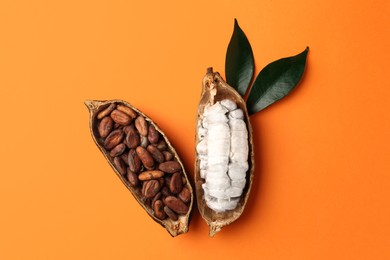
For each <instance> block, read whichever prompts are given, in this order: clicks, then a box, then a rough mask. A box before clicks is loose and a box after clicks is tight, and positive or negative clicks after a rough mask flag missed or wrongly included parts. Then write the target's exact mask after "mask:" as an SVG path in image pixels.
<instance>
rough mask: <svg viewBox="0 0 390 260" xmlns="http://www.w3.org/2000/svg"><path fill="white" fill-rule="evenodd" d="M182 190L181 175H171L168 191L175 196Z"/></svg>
mask: <svg viewBox="0 0 390 260" xmlns="http://www.w3.org/2000/svg"><path fill="white" fill-rule="evenodd" d="M182 189H183V181H182V180H181V174H180V173H179V172H176V173H174V174H173V175H172V178H171V181H170V183H169V190H170V191H171V192H172V193H173V194H177V193H179V192H181V190H182Z"/></svg>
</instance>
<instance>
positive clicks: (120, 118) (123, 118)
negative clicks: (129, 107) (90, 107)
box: [110, 109, 131, 125]
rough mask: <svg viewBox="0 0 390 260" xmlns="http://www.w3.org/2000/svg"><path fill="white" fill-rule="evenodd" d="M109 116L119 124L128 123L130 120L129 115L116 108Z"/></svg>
mask: <svg viewBox="0 0 390 260" xmlns="http://www.w3.org/2000/svg"><path fill="white" fill-rule="evenodd" d="M110 116H111V118H112V120H114V122H115V123H118V124H120V125H128V124H130V122H131V118H130V116H129V115H127V114H126V113H124V112H122V111H119V110H118V109H115V110H113V111H112V112H111V114H110Z"/></svg>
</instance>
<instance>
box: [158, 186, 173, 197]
mask: <svg viewBox="0 0 390 260" xmlns="http://www.w3.org/2000/svg"><path fill="white" fill-rule="evenodd" d="M161 193H162V195H163V196H165V197H168V196H171V195H172V193H171V192H170V191H169V188H168V187H167V186H164V187H162V189H161Z"/></svg>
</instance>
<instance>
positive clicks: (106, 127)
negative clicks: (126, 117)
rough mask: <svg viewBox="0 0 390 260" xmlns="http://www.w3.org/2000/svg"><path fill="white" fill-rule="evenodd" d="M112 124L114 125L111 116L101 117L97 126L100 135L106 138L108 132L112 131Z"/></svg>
mask: <svg viewBox="0 0 390 260" xmlns="http://www.w3.org/2000/svg"><path fill="white" fill-rule="evenodd" d="M113 126H114V121H112V119H111V117H109V116H106V117H103V119H102V121H100V123H99V127H98V131H99V135H100V137H102V138H106V137H107V136H108V134H109V133H110V132H111V131H112V129H113Z"/></svg>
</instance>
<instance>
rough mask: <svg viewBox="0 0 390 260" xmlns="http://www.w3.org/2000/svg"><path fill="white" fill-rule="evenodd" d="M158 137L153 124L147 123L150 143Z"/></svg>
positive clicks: (154, 141)
mask: <svg viewBox="0 0 390 260" xmlns="http://www.w3.org/2000/svg"><path fill="white" fill-rule="evenodd" d="M158 139H159V133H158V132H157V130H156V128H155V127H154V126H153V125H149V132H148V140H149V142H150V143H151V144H156V143H157V142H158Z"/></svg>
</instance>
